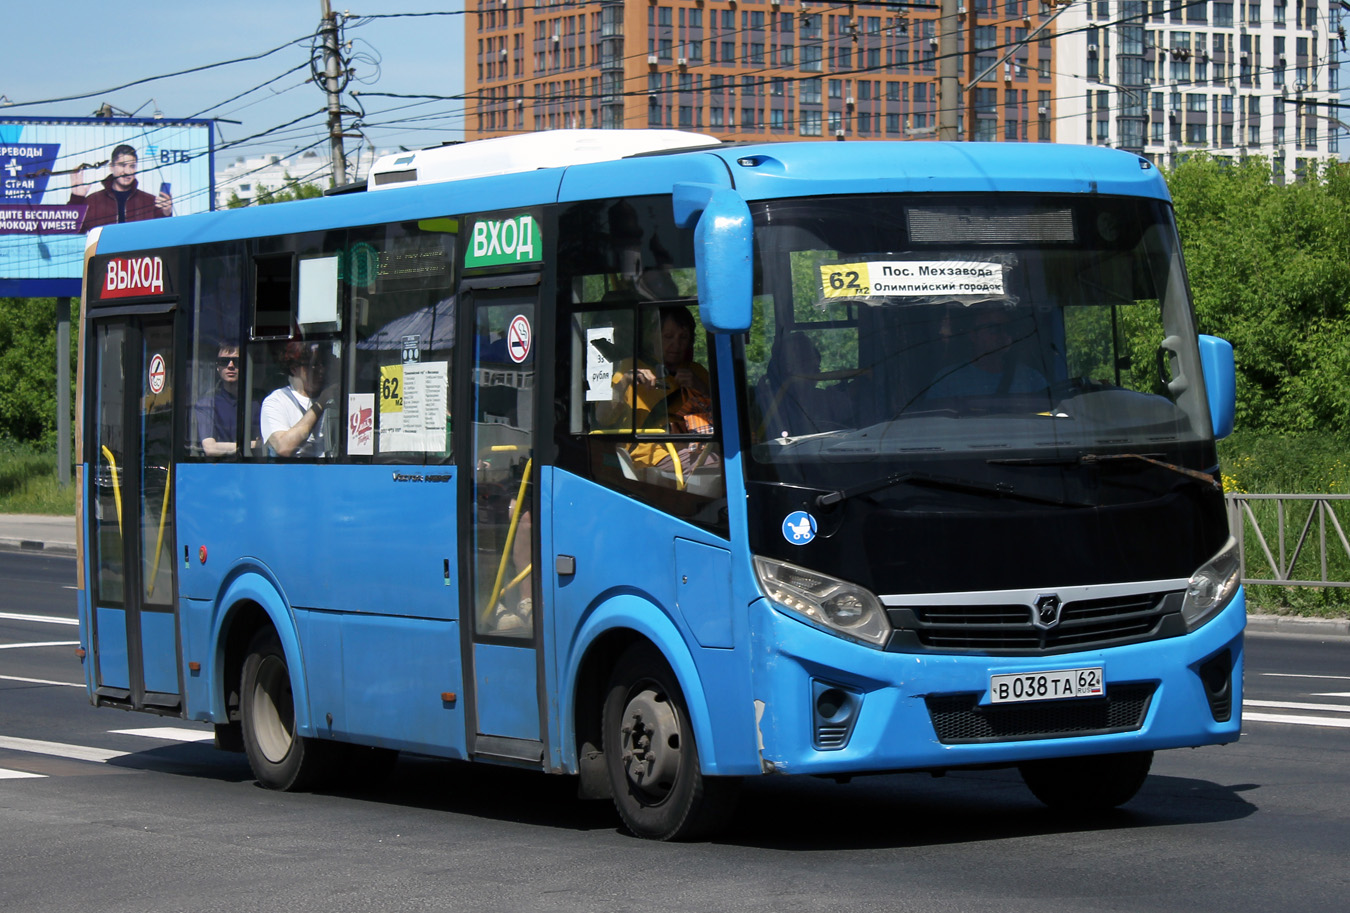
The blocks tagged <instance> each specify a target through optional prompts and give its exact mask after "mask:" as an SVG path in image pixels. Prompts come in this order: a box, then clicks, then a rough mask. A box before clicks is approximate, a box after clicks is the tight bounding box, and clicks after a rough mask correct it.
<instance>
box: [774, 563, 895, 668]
mask: <svg viewBox="0 0 1350 913" xmlns="http://www.w3.org/2000/svg"><path fill="white" fill-rule="evenodd" d="M755 574H756V576H758V577H759V585H760V588H761V589H763V590H764V595H765V596H768V597H769V599H771V600H772V601H773V603H774V604H775V605H777V606H778V607H779V608H782V609H784V610H786V611H788V612H792V613H793V614H795V615H800V616H801V617H803V618H805V619H807V620H808V621H811V622H813V623H815V624H816V625H818V626H820V627H822V628H825V629H826V630H828V631H829V632H831V633H832V634H839V635H841V636H843V637H847V638H850V639H852V640H856V641H859V642H861V643H864V644H868V645H869V646H873V647H881V646H885V644H886V638H888V637H889V636H890V633H891V623H890V621H888V620H887V618H886V610H885V609H883V608H882V607H881V603H880V602H878V601H877V598H876V597H875V596H873V595H872V594H871V593H869V592H868V591H867V590H865V589H863V588H862V587H860V586H856V585H854V584H852V583H848V582H846V581H843V580H840V579H838V578H837V577H831V576H829V575H828V574H822V573H820V572H819V571H808V570H807V569H806V568H801V567H797V566H796V565H795V564H788V563H787V562H786V561H775V560H774V559H772V558H760V557H758V556H756V557H755Z"/></svg>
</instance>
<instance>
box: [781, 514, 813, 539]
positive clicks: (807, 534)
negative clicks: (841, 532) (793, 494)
mask: <svg viewBox="0 0 1350 913" xmlns="http://www.w3.org/2000/svg"><path fill="white" fill-rule="evenodd" d="M783 538H784V539H786V540H787V541H788V542H790V543H791V544H793V545H806V544H807V543H808V542H810V541H811V540H812V539H814V538H816V518H815V517H813V516H811V515H810V514H808V513H807V512H806V511H804V510H794V511H793V512H792V513H790V514H788V515H787V519H785V520H784V521H783Z"/></svg>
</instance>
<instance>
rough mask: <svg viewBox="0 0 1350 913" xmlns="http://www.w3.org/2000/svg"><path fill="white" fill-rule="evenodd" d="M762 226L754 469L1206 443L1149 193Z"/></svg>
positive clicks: (930, 205) (1177, 283) (752, 379)
mask: <svg viewBox="0 0 1350 913" xmlns="http://www.w3.org/2000/svg"><path fill="white" fill-rule="evenodd" d="M1001 199H1006V198H1001ZM758 221H759V222H761V223H762V225H757V228H756V231H757V238H758V240H759V245H760V253H761V258H762V263H761V269H760V274H759V275H760V277H761V278H760V283H759V287H758V292H759V293H760V294H759V297H758V298H757V304H758V307H759V308H760V310H761V315H760V319H759V320H758V321H757V325H758V326H760V327H764V328H765V331H764V333H763V335H760V336H758V337H752V339H751V342H750V344H749V345H747V348H746V372H747V380H748V388H749V399H750V402H751V404H752V409H751V418H750V427H749V429H748V433H749V438H750V440H751V442H752V445H753V446H752V449H751V453H752V456H753V460H752V464H753V467H754V468H753V469H752V470H751V471H752V472H755V473H760V474H761V475H762V476H764V477H773V478H780V477H782V476H784V475H790V476H791V475H795V476H799V477H800V478H799V481H803V482H809V480H810V479H811V477H812V475H813V473H814V472H815V470H813V469H812V468H811V467H812V466H816V465H819V464H821V463H828V462H830V461H837V460H839V459H840V458H841V457H842V458H846V459H850V460H856V459H858V458H860V457H862V456H864V455H867V456H873V457H876V458H878V459H885V460H888V461H897V460H899V461H904V462H906V463H914V462H917V463H931V462H933V461H935V460H942V461H946V460H949V459H951V458H952V457H953V456H959V457H961V458H969V457H972V456H980V457H983V458H1001V457H1006V456H1009V455H1011V454H1017V455H1020V456H1023V457H1026V458H1028V459H1033V458H1041V459H1043V458H1046V457H1053V458H1067V457H1075V458H1081V457H1083V456H1087V455H1092V454H1098V453H1100V452H1102V451H1105V452H1109V453H1121V452H1126V451H1140V452H1148V453H1150V454H1158V453H1165V454H1166V455H1167V457H1168V459H1169V461H1170V460H1172V459H1182V460H1185V459H1190V460H1192V461H1193V460H1194V459H1195V458H1196V457H1197V456H1198V455H1199V454H1198V453H1197V449H1196V447H1195V445H1197V444H1207V443H1209V442H1210V441H1211V439H1212V431H1211V427H1210V419H1209V413H1208V408H1207V405H1206V401H1205V398H1204V388H1203V383H1202V380H1201V377H1200V368H1199V360H1198V354H1197V352H1196V347H1195V330H1194V326H1193V322H1192V317H1191V309H1190V302H1189V297H1188V294H1187V289H1186V284H1185V280H1184V274H1183V272H1182V264H1181V257H1180V248H1179V246H1178V243H1177V240H1176V235H1175V232H1174V230H1173V228H1172V223H1171V218H1170V214H1169V210H1168V208H1167V207H1166V206H1164V205H1163V204H1161V203H1158V202H1155V201H1149V200H1138V199H1131V200H1110V199H1108V200H1102V199H1100V198H1098V199H1092V200H1087V201H1068V200H1065V201H1062V202H1060V201H1053V200H1044V199H1043V198H1038V200H1037V201H1036V202H1035V203H1031V202H1027V201H1025V200H1019V199H1018V198H1013V202H1011V203H1006V202H997V203H990V202H982V201H976V200H972V199H950V198H944V199H941V200H929V199H923V200H920V201H918V202H909V203H904V204H901V205H898V206H897V205H896V204H895V202H894V200H893V199H890V200H886V201H883V200H880V199H866V198H863V199H859V198H850V199H841V200H804V201H793V202H791V203H784V204H770V205H766V206H764V207H762V208H761V210H760V213H759V219H758ZM1201 449H1205V450H1207V449H1208V448H1201ZM1185 454H1193V456H1189V457H1187V456H1185ZM787 466H794V467H798V468H795V469H791V470H789V469H785V467H787ZM1197 468H1205V467H1197Z"/></svg>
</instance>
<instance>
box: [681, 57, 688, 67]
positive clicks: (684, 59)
mask: <svg viewBox="0 0 1350 913" xmlns="http://www.w3.org/2000/svg"><path fill="white" fill-rule="evenodd" d="M679 64H680V66H682V67H687V66H689V58H688V57H681V58H680V59H679Z"/></svg>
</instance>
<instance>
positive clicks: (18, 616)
mask: <svg viewBox="0 0 1350 913" xmlns="http://www.w3.org/2000/svg"><path fill="white" fill-rule="evenodd" d="M0 621H39V622H44V623H46V624H51V625H78V624H79V623H80V620H79V619H78V618H57V617H55V616H53V615H24V614H22V613H20V612H0Z"/></svg>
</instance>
